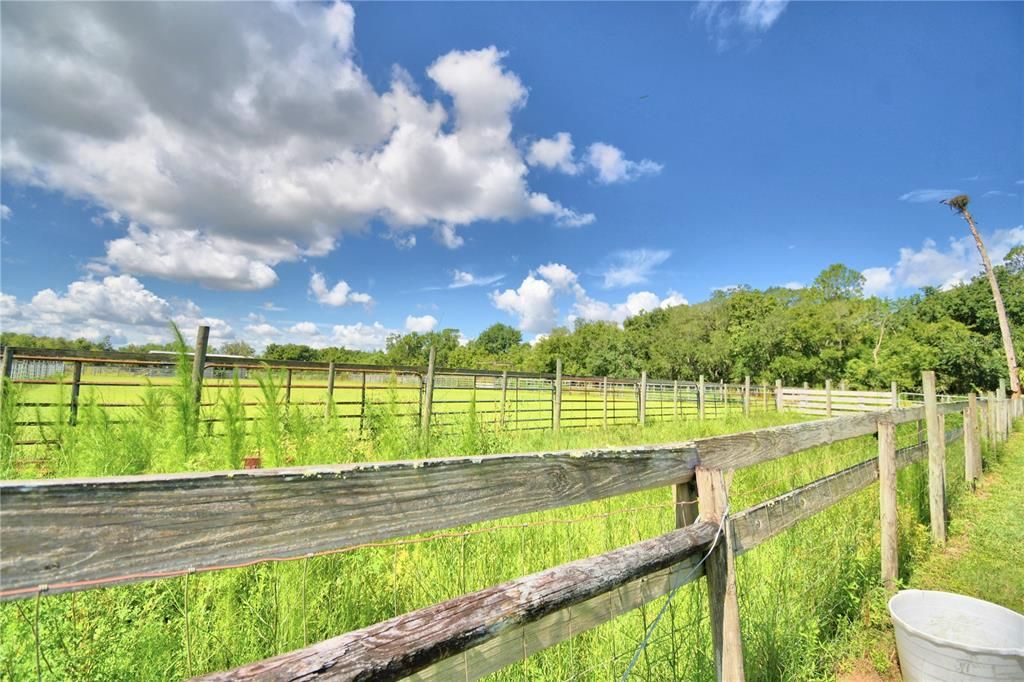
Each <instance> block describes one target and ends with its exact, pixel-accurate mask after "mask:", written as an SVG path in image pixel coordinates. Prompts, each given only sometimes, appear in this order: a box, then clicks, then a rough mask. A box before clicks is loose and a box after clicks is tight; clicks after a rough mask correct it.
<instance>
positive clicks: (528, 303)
mask: <svg viewBox="0 0 1024 682" xmlns="http://www.w3.org/2000/svg"><path fill="white" fill-rule="evenodd" d="M491 302H492V303H493V304H494V307H495V308H497V309H498V310H503V311H505V312H507V313H509V314H511V315H514V316H516V317H518V318H519V328H520V329H522V330H523V331H525V332H531V333H538V332H547V331H550V330H551V328H552V327H554V326H555V323H556V321H557V320H558V308H556V307H555V288H554V287H552V286H551V284H549V283H548V282H546V281H545V280H543V279H538V278H536V277H534V276H533V275H532V274H531V275H527V276H526V279H524V280H523V283H522V284H520V285H519V288H518V289H506V290H505V291H502V292H497V291H494V292H491Z"/></svg>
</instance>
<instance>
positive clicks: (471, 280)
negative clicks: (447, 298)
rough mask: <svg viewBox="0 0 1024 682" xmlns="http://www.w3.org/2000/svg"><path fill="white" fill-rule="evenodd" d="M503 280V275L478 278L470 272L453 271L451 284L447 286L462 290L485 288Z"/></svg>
mask: <svg viewBox="0 0 1024 682" xmlns="http://www.w3.org/2000/svg"><path fill="white" fill-rule="evenodd" d="M504 278H505V275H486V276H484V277H480V276H479V275H474V274H473V273H471V272H467V271H465V270H455V271H453V272H452V282H451V284H449V285H448V288H449V289H463V288H465V287H486V286H490V285H491V284H494V283H495V282H499V281H501V280H502V279H504Z"/></svg>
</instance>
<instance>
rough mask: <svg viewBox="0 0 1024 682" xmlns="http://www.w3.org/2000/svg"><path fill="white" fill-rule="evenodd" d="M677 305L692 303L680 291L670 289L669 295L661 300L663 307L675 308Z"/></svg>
mask: <svg viewBox="0 0 1024 682" xmlns="http://www.w3.org/2000/svg"><path fill="white" fill-rule="evenodd" d="M677 305H690V302H689V301H688V300H686V297H685V296H683V295H682V294H681V293H679V292H678V291H669V292H668V296H666V297H665V298H663V299H662V300H661V307H662V308H674V307H676V306H677Z"/></svg>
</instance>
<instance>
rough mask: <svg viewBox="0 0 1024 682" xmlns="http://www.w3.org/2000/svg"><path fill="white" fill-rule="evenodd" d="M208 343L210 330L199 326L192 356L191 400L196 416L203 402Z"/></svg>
mask: <svg viewBox="0 0 1024 682" xmlns="http://www.w3.org/2000/svg"><path fill="white" fill-rule="evenodd" d="M209 343H210V328H209V327H207V326H206V325H200V326H199V329H197V330H196V352H195V355H193V356H192V400H193V404H194V406H195V408H194V409H195V411H196V414H199V407H200V405H201V404H202V401H203V372H204V371H205V370H206V349H207V346H208V345H209Z"/></svg>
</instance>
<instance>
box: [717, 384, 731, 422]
mask: <svg viewBox="0 0 1024 682" xmlns="http://www.w3.org/2000/svg"><path fill="white" fill-rule="evenodd" d="M716 412H717V410H716ZM722 416H723V417H727V416H729V384H727V383H725V379H723V380H722Z"/></svg>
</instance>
